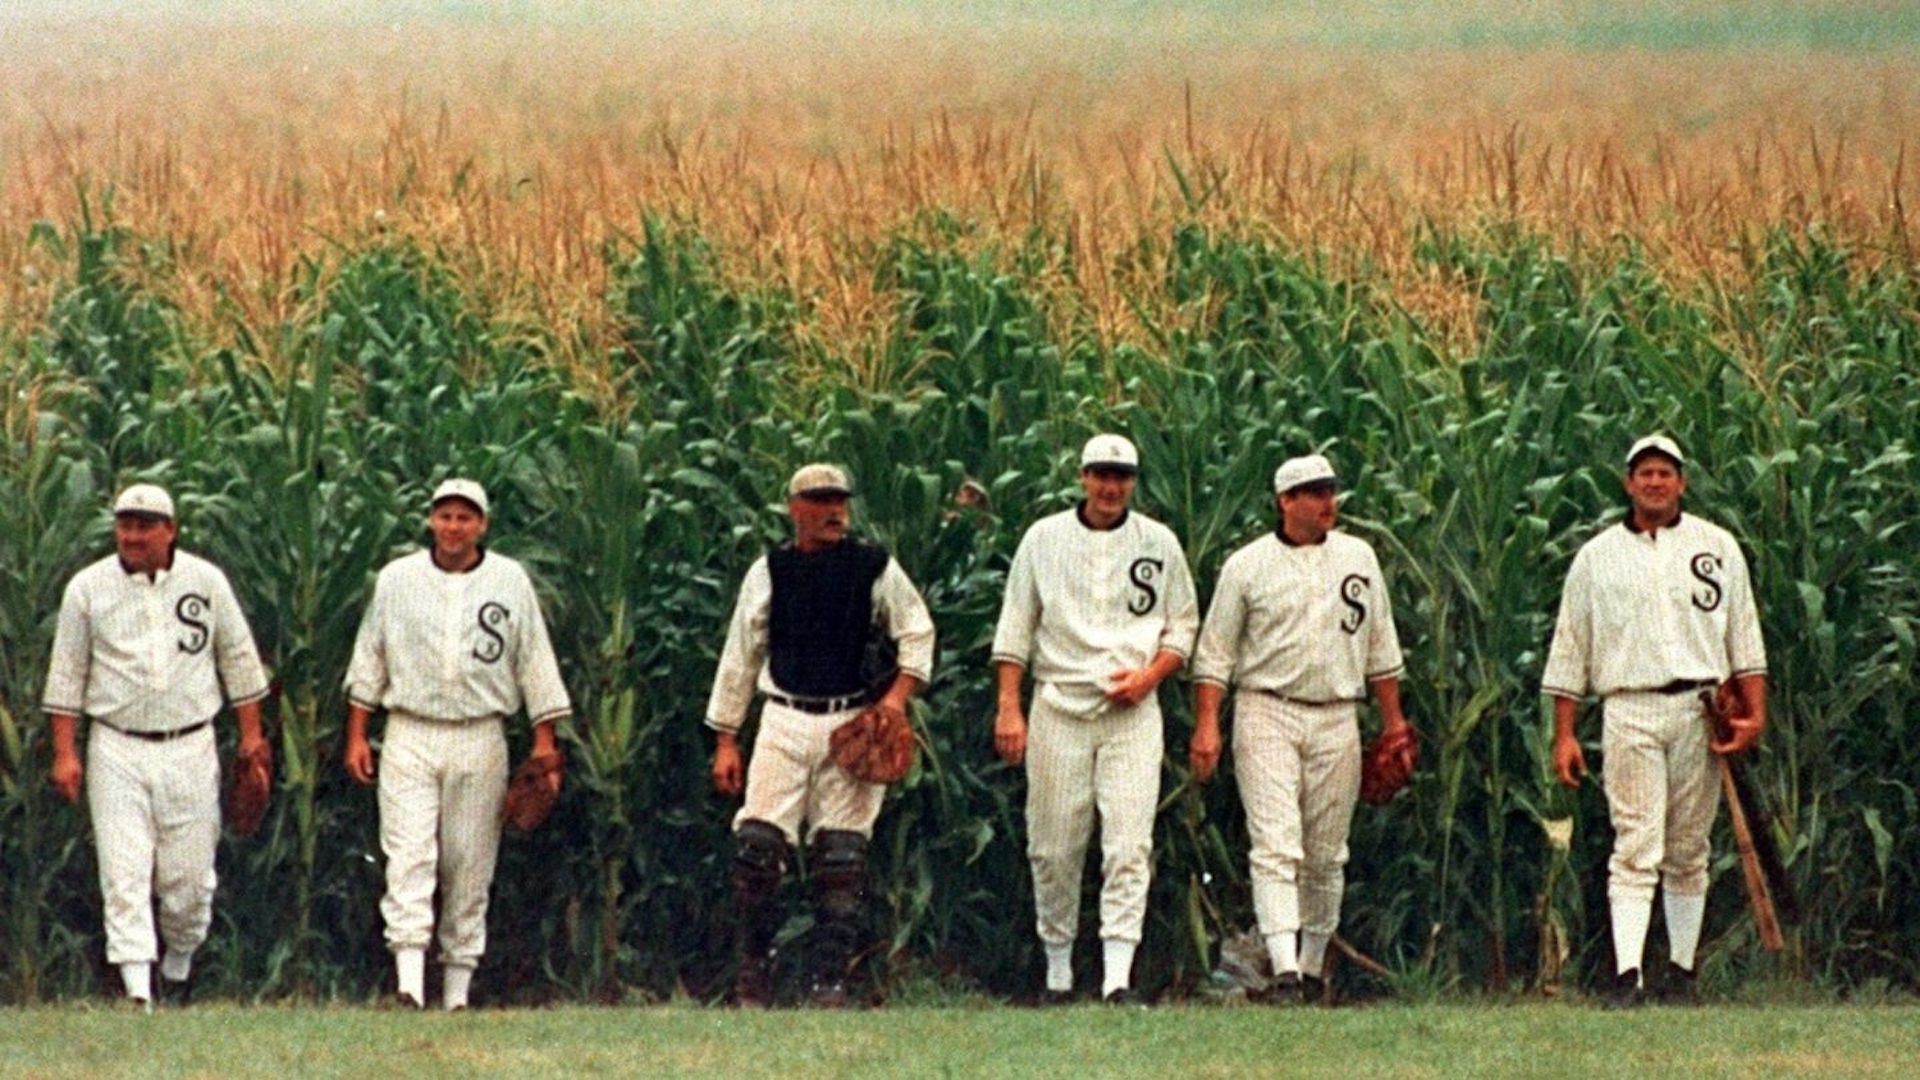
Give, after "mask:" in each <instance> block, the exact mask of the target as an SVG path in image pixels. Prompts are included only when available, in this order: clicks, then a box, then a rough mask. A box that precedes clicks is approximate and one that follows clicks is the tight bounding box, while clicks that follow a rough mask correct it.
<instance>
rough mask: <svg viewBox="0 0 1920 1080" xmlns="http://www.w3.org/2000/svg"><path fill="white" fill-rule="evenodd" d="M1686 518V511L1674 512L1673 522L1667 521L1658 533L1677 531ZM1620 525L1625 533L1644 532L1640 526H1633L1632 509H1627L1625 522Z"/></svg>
mask: <svg viewBox="0 0 1920 1080" xmlns="http://www.w3.org/2000/svg"><path fill="white" fill-rule="evenodd" d="M1686 517H1687V512H1686V511H1684V510H1681V511H1676V512H1675V513H1674V515H1673V520H1672V521H1669V522H1667V523H1666V524H1665V525H1663V526H1661V529H1660V531H1661V532H1672V531H1673V530H1675V529H1677V528H1679V527H1680V523H1681V522H1682V521H1685V520H1686ZM1621 524H1622V525H1625V526H1626V527H1627V531H1628V532H1630V533H1640V532H1644V531H1645V530H1644V529H1642V528H1640V526H1638V525H1636V524H1634V521H1633V508H1632V507H1628V508H1627V520H1625V521H1623V522H1621Z"/></svg>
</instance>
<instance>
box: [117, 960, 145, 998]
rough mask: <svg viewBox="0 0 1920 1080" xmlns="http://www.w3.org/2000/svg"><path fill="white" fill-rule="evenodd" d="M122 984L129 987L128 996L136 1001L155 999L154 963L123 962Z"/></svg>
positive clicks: (121, 969) (121, 967)
mask: <svg viewBox="0 0 1920 1080" xmlns="http://www.w3.org/2000/svg"><path fill="white" fill-rule="evenodd" d="M120 984H121V985H122V986H125V987H126V988H127V996H128V997H130V998H132V999H133V1000H135V1001H152V1000H153V965H152V964H121V965H120Z"/></svg>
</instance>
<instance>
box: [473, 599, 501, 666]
mask: <svg viewBox="0 0 1920 1080" xmlns="http://www.w3.org/2000/svg"><path fill="white" fill-rule="evenodd" d="M507 614H508V613H507V609H506V606H505V605H503V604H496V603H494V602H493V601H491V600H489V601H487V602H486V603H484V604H481V605H480V632H481V633H483V634H485V635H487V637H488V638H489V639H491V640H488V641H483V642H481V643H480V644H479V645H477V646H475V647H474V650H473V658H474V659H475V660H478V661H480V662H481V663H483V664H491V663H494V662H496V661H498V660H499V659H500V657H501V656H503V655H505V654H506V651H507V639H506V638H503V637H501V636H500V631H499V629H497V628H498V627H499V626H500V625H501V624H503V623H505V622H506V621H507Z"/></svg>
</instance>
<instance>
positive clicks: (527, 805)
mask: <svg viewBox="0 0 1920 1080" xmlns="http://www.w3.org/2000/svg"><path fill="white" fill-rule="evenodd" d="M566 769H567V757H566V755H565V754H562V753H561V752H560V751H559V750H555V751H554V752H553V753H551V754H540V755H537V756H534V757H530V758H528V759H527V760H525V761H523V762H521V763H520V767H519V768H517V769H515V770H513V779H512V780H510V781H508V782H507V801H506V802H505V803H504V804H503V805H502V806H501V807H500V818H501V820H502V821H504V822H506V823H507V824H508V825H511V826H512V827H513V828H514V830H515V831H516V832H523V833H526V832H532V831H533V830H535V829H537V828H539V827H540V826H541V824H542V823H544V822H545V821H546V820H547V815H548V814H551V813H553V804H554V803H557V802H559V801H560V791H559V785H557V784H553V783H550V782H549V778H550V777H558V776H561V775H563V774H564V773H565V772H566Z"/></svg>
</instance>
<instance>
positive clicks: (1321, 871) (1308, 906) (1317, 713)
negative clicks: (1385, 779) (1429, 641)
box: [1296, 704, 1360, 936]
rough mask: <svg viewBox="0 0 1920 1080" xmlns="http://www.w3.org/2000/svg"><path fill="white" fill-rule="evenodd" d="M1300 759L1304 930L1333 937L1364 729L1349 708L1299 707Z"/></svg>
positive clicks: (1356, 799)
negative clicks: (1301, 740) (1362, 729)
mask: <svg viewBox="0 0 1920 1080" xmlns="http://www.w3.org/2000/svg"><path fill="white" fill-rule="evenodd" d="M1296 708H1298V709H1299V711H1300V713H1301V719H1302V722H1303V731H1304V733H1305V735H1306V739H1305V742H1304V744H1303V746H1302V749H1301V758H1300V841H1301V843H1300V847H1301V851H1302V853H1303V859H1302V861H1301V863H1300V928H1301V929H1302V930H1305V931H1307V932H1308V933H1315V934H1322V935H1327V936H1331V935H1332V934H1333V933H1334V932H1335V931H1336V930H1337V929H1339V926H1340V901H1341V898H1342V897H1343V896H1344V894H1345V892H1346V865H1347V833H1348V831H1349V830H1350V829H1351V828H1352V826H1353V808H1354V804H1356V803H1357V802H1359V799H1360V724H1359V718H1358V710H1357V709H1356V708H1355V707H1354V706H1352V705H1350V704H1340V705H1325V706H1296Z"/></svg>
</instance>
